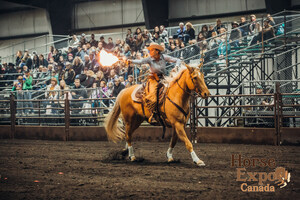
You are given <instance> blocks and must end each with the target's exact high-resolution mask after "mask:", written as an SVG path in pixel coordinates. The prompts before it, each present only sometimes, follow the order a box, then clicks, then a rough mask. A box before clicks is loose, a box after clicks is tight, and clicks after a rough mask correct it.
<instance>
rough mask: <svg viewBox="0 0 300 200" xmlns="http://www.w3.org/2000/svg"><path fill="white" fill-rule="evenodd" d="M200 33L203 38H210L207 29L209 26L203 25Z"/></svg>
mask: <svg viewBox="0 0 300 200" xmlns="http://www.w3.org/2000/svg"><path fill="white" fill-rule="evenodd" d="M200 33H202V36H203V37H205V38H208V28H207V25H203V26H202V28H201V31H200ZM198 36H199V35H198Z"/></svg>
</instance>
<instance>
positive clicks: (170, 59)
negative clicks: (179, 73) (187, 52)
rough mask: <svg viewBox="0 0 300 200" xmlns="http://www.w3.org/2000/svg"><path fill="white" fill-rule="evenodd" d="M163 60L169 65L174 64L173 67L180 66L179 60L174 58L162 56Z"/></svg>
mask: <svg viewBox="0 0 300 200" xmlns="http://www.w3.org/2000/svg"><path fill="white" fill-rule="evenodd" d="M164 59H165V61H167V62H169V63H176V64H175V67H179V66H180V65H181V60H180V59H179V58H174V57H172V56H168V55H164Z"/></svg>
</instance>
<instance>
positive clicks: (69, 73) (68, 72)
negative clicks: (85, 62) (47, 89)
mask: <svg viewBox="0 0 300 200" xmlns="http://www.w3.org/2000/svg"><path fill="white" fill-rule="evenodd" d="M75 75H76V74H75V71H74V70H73V69H72V64H71V63H70V62H66V69H65V71H64V74H63V77H62V79H64V80H65V82H66V84H67V85H70V84H73V83H74V80H75Z"/></svg>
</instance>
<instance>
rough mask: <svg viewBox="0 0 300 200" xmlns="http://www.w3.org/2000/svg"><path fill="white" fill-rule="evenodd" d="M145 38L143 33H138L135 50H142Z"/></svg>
mask: <svg viewBox="0 0 300 200" xmlns="http://www.w3.org/2000/svg"><path fill="white" fill-rule="evenodd" d="M142 44H143V38H142V34H141V33H140V34H138V35H137V38H136V40H135V45H134V51H140V50H141V49H142Z"/></svg>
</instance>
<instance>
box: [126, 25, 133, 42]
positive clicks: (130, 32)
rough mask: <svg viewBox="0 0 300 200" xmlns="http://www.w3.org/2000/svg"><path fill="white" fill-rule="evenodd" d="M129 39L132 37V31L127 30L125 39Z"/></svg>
mask: <svg viewBox="0 0 300 200" xmlns="http://www.w3.org/2000/svg"><path fill="white" fill-rule="evenodd" d="M129 37H132V31H131V29H130V28H129V29H127V34H126V39H127V38H129Z"/></svg>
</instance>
